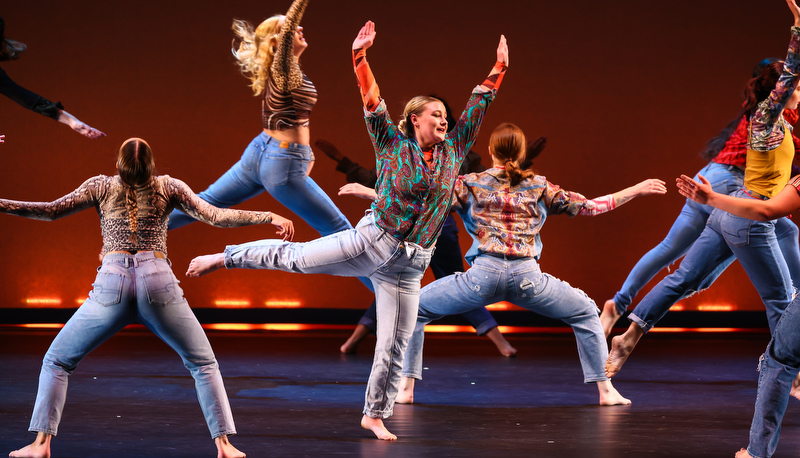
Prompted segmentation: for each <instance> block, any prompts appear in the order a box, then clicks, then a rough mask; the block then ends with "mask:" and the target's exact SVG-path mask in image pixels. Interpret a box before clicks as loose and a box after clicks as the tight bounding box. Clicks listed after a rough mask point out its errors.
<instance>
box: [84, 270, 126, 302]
mask: <svg viewBox="0 0 800 458" xmlns="http://www.w3.org/2000/svg"><path fill="white" fill-rule="evenodd" d="M124 280H125V277H124V276H123V275H122V274H115V273H110V272H100V273H98V274H97V277H96V278H95V280H94V283H92V291H91V292H89V299H91V300H92V301H94V302H97V303H98V304H100V305H102V306H109V305H115V304H119V301H121V300H122V284H123V282H124Z"/></svg>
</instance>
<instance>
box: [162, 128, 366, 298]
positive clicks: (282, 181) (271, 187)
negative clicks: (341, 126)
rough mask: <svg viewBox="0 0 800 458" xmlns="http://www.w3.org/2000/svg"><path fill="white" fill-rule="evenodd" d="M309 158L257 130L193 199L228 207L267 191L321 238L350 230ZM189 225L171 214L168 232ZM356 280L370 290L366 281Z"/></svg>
mask: <svg viewBox="0 0 800 458" xmlns="http://www.w3.org/2000/svg"><path fill="white" fill-rule="evenodd" d="M313 157H314V156H313V154H312V152H311V147H310V146H308V145H301V144H298V143H287V142H281V141H279V140H277V139H275V138H273V137H271V136H269V135H267V134H266V133H265V132H263V131H262V132H261V133H260V134H259V135H258V136H256V138H254V139H253V141H251V142H250V145H248V146H247V149H245V150H244V154H242V158H241V159H239V162H237V163H236V164H234V165H233V167H231V168H230V169H229V170H228V171H227V172H225V174H224V175H222V176H221V177H219V179H218V180H217V181H216V182H215V183H214V184H212V185H211V186H209V187H208V189H206V190H205V191H203V192H201V193H199V194H197V196H198V197H200V198H201V199H203V200H205V201H206V202H208V203H210V204H211V205H213V206H215V207H219V208H228V207H232V206H234V205H237V204H240V203H242V202H244V201H245V200H248V199H251V198H253V197H255V196H257V195H259V194H261V193H262V192H264V191H267V192H268V193H269V194H270V195H271V196H272V197H274V198H275V200H277V201H278V202H280V203H281V204H282V205H283V206H285V207H286V208H288V209H289V210H291V211H292V212H294V214H296V215H297V216H299V217H300V218H302V219H303V221H305V222H307V223H308V225H309V226H311V227H313V228H314V230H316V231H317V232H319V234H320V235H321V236H323V237H324V236H326V235H331V234H334V233H336V232H340V231H344V230H347V229H352V228H353V226H352V225H351V224H350V221H348V220H347V218H345V216H344V214H342V212H341V211H340V210H339V208H338V207H337V206H336V204H334V203H333V201H332V200H331V198H330V197H328V195H327V194H325V191H323V190H322V188H320V187H319V185H317V183H316V182H314V180H313V179H311V177H309V176H308V175H307V173H308V165H309V163H310V162H311V161H312V160H313ZM194 221H195V219H194V218H192V217H191V216H189V215H187V214H186V213H183V212H182V211H180V210H173V212H172V214H171V215H170V216H169V226H168V228H169V229H170V230H171V229H177V228H179V227H182V226H185V225H187V224H189V223H192V222H194ZM360 280H361V282H362V283H364V284H365V285H366V286H367V288H369V289H370V290H372V285H371V284H370V282H369V281H368V280H367V279H366V278H360Z"/></svg>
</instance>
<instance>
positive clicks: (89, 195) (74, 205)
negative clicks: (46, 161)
mask: <svg viewBox="0 0 800 458" xmlns="http://www.w3.org/2000/svg"><path fill="white" fill-rule="evenodd" d="M100 186H102V180H101V178H100V177H94V178H89V179H88V180H86V181H85V182H83V184H82V185H80V187H78V189H76V190H74V191H72V192H71V193H69V194H67V195H65V196H64V197H61V198H60V199H58V200H54V201H52V202H24V201H18V200H8V199H0V212H2V213H8V214H9V215H16V216H22V217H24V218H30V219H38V220H41V221H53V220H57V219H59V218H63V217H65V216H69V215H73V214H75V213H78V212H79V211H82V210H86V209H87V208H92V207H94V205H95V202H96V199H95V196H96V195H97V191H98V190H99V188H100Z"/></svg>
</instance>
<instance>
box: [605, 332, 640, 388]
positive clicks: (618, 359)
mask: <svg viewBox="0 0 800 458" xmlns="http://www.w3.org/2000/svg"><path fill="white" fill-rule="evenodd" d="M643 335H644V331H642V328H640V327H639V325H637V324H636V323H631V325H630V327H629V328H628V330H627V331H625V333H624V334H621V335H618V336H616V337H614V338H612V339H611V351H609V352H608V359H606V377H608V378H611V377H613V376H615V375H617V372H619V371H620V369H622V365H623V364H625V361H626V360H627V359H628V356H630V354H631V352H632V351H633V349H634V347H636V344H637V343H638V342H639V339H641V338H642V336H643Z"/></svg>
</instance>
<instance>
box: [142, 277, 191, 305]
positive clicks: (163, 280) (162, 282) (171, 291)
mask: <svg viewBox="0 0 800 458" xmlns="http://www.w3.org/2000/svg"><path fill="white" fill-rule="evenodd" d="M142 280H143V282H144V287H145V289H146V290H147V300H148V301H149V302H150V303H151V304H154V305H161V306H164V305H169V304H174V303H176V302H180V301H181V300H182V299H183V290H182V289H181V287H180V286H179V285H178V283H180V282H178V279H177V278H175V275H174V274H173V273H172V272H154V273H151V274H146V275H143V276H142Z"/></svg>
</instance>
